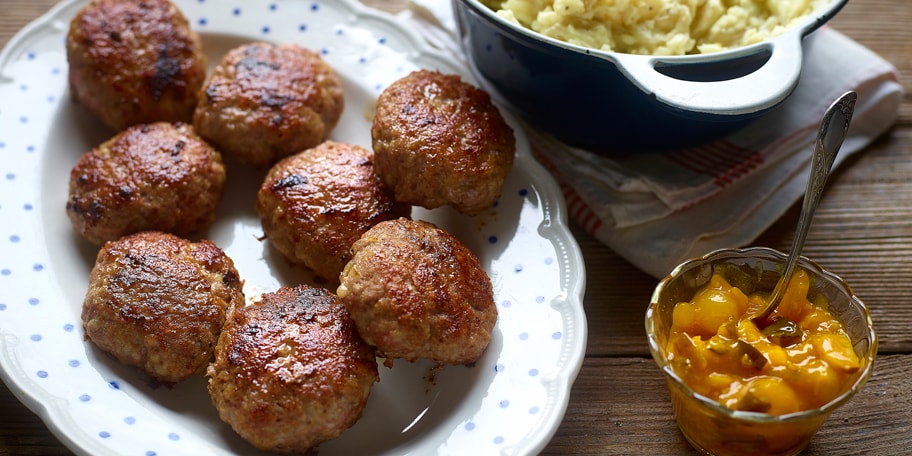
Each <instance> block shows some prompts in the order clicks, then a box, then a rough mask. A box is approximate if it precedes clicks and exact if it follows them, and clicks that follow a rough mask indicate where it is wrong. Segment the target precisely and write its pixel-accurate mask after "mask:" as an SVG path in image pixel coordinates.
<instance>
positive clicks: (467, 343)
mask: <svg viewBox="0 0 912 456" xmlns="http://www.w3.org/2000/svg"><path fill="white" fill-rule="evenodd" d="M352 251H353V252H354V257H353V258H352V260H351V261H350V262H349V263H348V264H347V265H346V266H345V270H344V271H343V272H342V277H341V285H340V286H339V288H338V291H337V292H338V295H339V297H340V298H341V299H342V302H344V303H345V306H346V307H347V308H348V310H349V312H350V313H351V315H352V318H353V319H354V320H355V324H356V325H357V326H358V331H359V333H360V334H361V337H363V338H364V340H365V341H367V343H369V344H371V345H374V346H376V347H377V349H378V352H379V354H381V355H383V356H386V357H387V358H405V359H407V360H410V361H414V360H416V359H419V358H426V359H431V360H434V361H437V362H438V363H441V364H470V363H473V362H475V361H477V360H478V358H479V357H481V355H482V354H483V353H484V350H485V348H487V346H488V343H489V342H490V340H491V331H492V330H493V328H494V323H495V322H496V320H497V307H496V306H495V305H494V292H493V287H492V285H491V280H490V278H488V275H487V274H486V273H485V271H484V269H482V267H481V264H480V263H479V261H478V258H477V257H476V256H475V255H474V254H473V253H472V252H471V251H470V250H469V249H468V248H467V247H466V246H465V245H464V244H463V243H462V242H460V241H459V240H458V239H457V238H456V237H454V236H453V235H452V234H450V233H448V232H447V231H445V230H443V229H441V228H438V227H437V226H435V225H433V224H431V223H428V222H424V221H420V220H409V219H405V218H400V219H397V220H391V221H388V222H381V223H378V224H377V225H375V226H374V227H373V228H371V229H370V230H368V231H367V232H366V233H364V235H362V236H361V238H360V239H359V240H358V241H357V242H355V244H354V246H353V247H352Z"/></svg>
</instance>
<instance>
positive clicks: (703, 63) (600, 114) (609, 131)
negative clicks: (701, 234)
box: [453, 0, 848, 153]
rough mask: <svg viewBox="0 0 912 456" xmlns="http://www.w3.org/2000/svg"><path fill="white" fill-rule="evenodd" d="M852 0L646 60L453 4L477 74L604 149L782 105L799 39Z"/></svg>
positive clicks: (697, 134) (460, 1) (475, 1)
mask: <svg viewBox="0 0 912 456" xmlns="http://www.w3.org/2000/svg"><path fill="white" fill-rule="evenodd" d="M847 1H848V0H833V1H832V2H831V3H829V4H828V5H827V6H826V7H825V8H821V9H820V10H818V11H817V12H815V13H814V14H812V15H811V16H808V17H805V18H804V20H802V21H801V22H800V23H798V24H797V25H796V26H793V27H791V28H790V29H789V30H787V31H785V32H784V33H782V34H780V35H777V36H775V37H771V38H768V39H766V40H764V41H762V42H759V43H757V44H753V45H749V46H744V47H739V48H735V49H731V50H727V51H723V52H717V53H711V54H696V55H683V56H650V55H634V54H623V53H618V52H606V51H599V50H595V49H589V48H584V47H581V46H577V45H574V44H570V43H566V42H563V41H559V40H556V39H553V38H550V37H547V36H544V35H541V34H539V33H537V32H534V31H532V30H530V29H527V28H525V27H523V26H521V25H519V24H516V23H513V22H510V21H508V20H505V19H504V18H502V17H500V16H498V15H497V14H496V13H495V12H494V11H493V10H491V9H490V8H489V7H487V6H485V5H484V4H482V3H481V2H480V1H479V0H453V7H454V12H455V14H456V18H457V21H458V24H459V29H460V30H459V32H460V35H461V40H462V47H463V49H464V51H465V53H466V55H467V56H468V58H469V61H470V63H471V64H472V70H473V72H474V73H475V76H476V78H477V79H478V80H479V81H480V83H481V84H482V85H483V86H484V87H485V89H486V90H488V91H489V92H491V93H492V95H493V96H494V97H495V99H496V100H497V101H498V102H500V103H501V104H502V105H505V106H507V107H508V108H510V109H512V110H513V111H514V112H516V113H518V114H519V115H520V116H522V117H523V118H524V119H525V120H527V121H528V122H529V123H530V124H531V125H533V126H534V127H536V128H538V129H541V130H543V131H546V132H549V133H551V134H553V135H554V136H555V137H557V138H558V139H560V140H562V141H564V142H566V143H568V144H571V145H574V146H579V147H583V148H586V149H590V150H593V151H597V152H604V153H614V152H619V153H627V152H639V151H662V150H668V149H675V148H681V147H688V146H694V145H697V144H701V143H705V142H708V141H712V140H715V139H719V138H722V137H724V136H726V135H728V134H730V133H732V132H734V131H736V130H738V129H740V128H743V127H745V126H746V125H747V124H748V123H749V122H750V121H752V120H754V119H756V118H757V117H759V116H761V115H763V114H765V113H768V112H769V111H770V110H772V109H773V108H775V107H776V106H778V105H780V104H781V103H782V102H783V101H784V100H785V99H786V98H788V96H789V95H790V94H791V93H792V91H793V90H794V88H795V86H796V85H797V83H798V78H799V76H800V73H801V65H802V53H803V48H802V42H803V41H804V40H805V39H810V36H809V35H810V34H811V32H813V31H814V30H816V29H818V28H819V27H820V26H821V25H822V24H824V23H825V22H827V21H828V20H830V19H831V18H832V17H833V16H834V15H835V14H836V13H837V12H838V11H839V10H840V9H841V8H842V7H843V6H844V5H845V3H846V2H847Z"/></svg>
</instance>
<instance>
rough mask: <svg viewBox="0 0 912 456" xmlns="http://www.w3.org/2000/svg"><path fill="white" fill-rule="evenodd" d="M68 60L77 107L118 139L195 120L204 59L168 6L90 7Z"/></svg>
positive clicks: (106, 3)
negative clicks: (139, 129) (142, 128)
mask: <svg viewBox="0 0 912 456" xmlns="http://www.w3.org/2000/svg"><path fill="white" fill-rule="evenodd" d="M66 52H67V62H68V65H69V84H70V91H71V95H72V97H73V99H74V100H75V101H76V102H77V103H80V104H82V105H84V106H85V107H86V108H87V109H88V110H89V111H90V112H92V113H93V114H95V115H97V116H98V117H99V118H100V119H101V120H102V121H103V122H104V123H105V124H107V125H108V126H109V127H111V128H112V129H114V130H115V131H121V130H123V129H125V128H127V127H129V126H131V125H136V124H140V123H151V122H158V121H168V122H176V121H181V122H187V123H189V122H190V121H191V120H192V119H193V110H194V109H195V108H196V103H197V98H196V97H197V94H198V92H199V89H200V87H202V85H203V83H204V82H205V80H206V64H207V62H206V55H205V54H204V53H203V50H202V44H201V42H200V39H199V36H198V35H197V34H196V33H194V32H193V31H192V30H191V29H190V25H189V23H188V22H187V19H186V18H185V17H184V15H183V13H181V11H180V10H179V9H178V8H177V7H175V6H174V4H172V3H171V2H169V1H168V0H143V1H135V0H133V1H123V0H92V1H91V2H90V3H89V4H87V5H86V6H84V7H83V8H82V9H81V10H79V12H78V13H77V14H76V16H75V17H74V18H73V19H72V21H71V22H70V29H69V32H68V34H67V39H66Z"/></svg>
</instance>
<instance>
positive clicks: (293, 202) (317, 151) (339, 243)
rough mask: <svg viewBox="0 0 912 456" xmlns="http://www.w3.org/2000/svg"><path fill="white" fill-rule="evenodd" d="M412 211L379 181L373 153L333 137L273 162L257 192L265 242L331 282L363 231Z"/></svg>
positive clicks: (339, 271) (337, 274)
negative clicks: (266, 240) (394, 199)
mask: <svg viewBox="0 0 912 456" xmlns="http://www.w3.org/2000/svg"><path fill="white" fill-rule="evenodd" d="M410 210H411V206H407V205H401V204H396V203H395V202H394V201H393V198H392V194H391V193H390V192H389V190H388V189H387V188H386V187H385V186H384V185H383V183H382V182H380V178H379V177H377V174H376V173H375V172H374V154H373V152H371V151H369V150H367V149H365V148H363V147H359V146H355V145H350V144H345V143H338V142H333V141H326V142H324V143H322V144H320V145H319V146H317V147H314V148H312V149H308V150H306V151H304V152H300V153H298V154H295V155H292V156H290V157H286V158H285V159H283V160H281V161H280V162H278V163H276V165H275V166H273V167H272V169H271V170H270V171H269V173H268V174H267V175H266V179H265V180H264V181H263V184H262V186H261V187H260V190H259V192H258V193H257V212H259V214H260V220H261V223H262V226H263V231H264V233H265V234H266V238H267V239H268V240H269V242H271V243H272V245H273V246H275V247H276V249H277V250H278V251H279V252H281V253H282V254H283V255H284V256H285V257H286V258H287V259H289V260H290V261H292V262H294V263H300V264H304V265H305V266H307V267H309V268H310V269H312V270H313V271H314V273H315V274H316V275H317V276H318V277H321V278H324V279H327V280H333V281H335V280H338V279H339V273H341V272H342V268H343V267H344V266H345V263H347V262H348V260H349V259H350V258H351V250H350V249H351V246H352V244H354V243H355V241H356V240H358V238H359V237H361V234H362V233H364V232H365V231H367V230H368V228H370V227H371V226H374V225H375V224H377V223H378V222H381V221H383V220H390V219H394V218H398V217H399V216H404V215H408V213H409V212H410Z"/></svg>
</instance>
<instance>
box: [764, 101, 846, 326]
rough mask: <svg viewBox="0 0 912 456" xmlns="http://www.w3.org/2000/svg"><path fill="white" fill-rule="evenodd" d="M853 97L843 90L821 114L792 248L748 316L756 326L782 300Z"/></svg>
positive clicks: (844, 131)
mask: <svg viewBox="0 0 912 456" xmlns="http://www.w3.org/2000/svg"><path fill="white" fill-rule="evenodd" d="M857 98H858V95H857V94H856V93H855V92H851V91H850V92H846V93H844V94H843V95H842V96H841V97H839V99H837V100H836V101H834V102H833V104H831V105H830V107H829V108H828V109H827V111H826V113H825V114H824V115H823V121H822V122H821V123H820V129H819V130H818V131H817V142H816V144H815V146H814V154H813V156H812V157H811V168H810V170H809V171H808V182H807V187H806V188H805V190H804V202H803V203H802V205H801V215H800V216H799V217H798V228H797V231H796V232H795V238H794V239H793V240H792V250H791V252H790V253H789V256H788V261H787V262H786V264H785V271H783V272H782V277H780V278H779V282H777V283H776V288H774V289H773V293H772V294H771V295H770V298H769V303H768V304H767V305H766V308H764V309H761V310H760V311H758V312H756V313H755V314H754V315H753V316H751V320H753V321H754V323H756V324H757V325H758V326H763V325H764V322H766V320H767V319H768V318H769V316H770V314H772V313H773V311H774V310H776V307H777V306H778V305H779V302H780V301H782V295H783V294H785V289H786V285H788V282H789V279H791V277H792V273H793V272H794V271H795V266H796V265H797V264H798V257H799V256H801V248H802V247H803V246H804V240H805V238H807V233H808V229H809V228H810V227H811V219H812V218H813V217H814V211H816V210H817V203H819V202H820V195H821V194H822V193H823V187H824V185H825V184H826V181H827V177H828V176H829V175H830V170H831V169H832V168H833V161H835V160H836V154H837V153H838V152H839V148H840V147H841V146H842V142H843V140H845V137H846V132H847V131H848V129H849V123H851V121H852V113H853V112H854V110H855V100H856V99H857Z"/></svg>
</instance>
